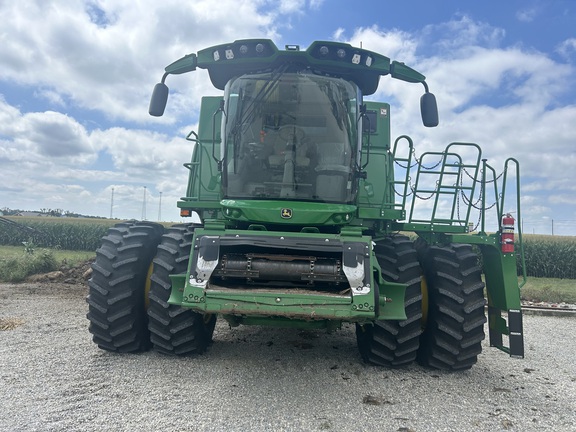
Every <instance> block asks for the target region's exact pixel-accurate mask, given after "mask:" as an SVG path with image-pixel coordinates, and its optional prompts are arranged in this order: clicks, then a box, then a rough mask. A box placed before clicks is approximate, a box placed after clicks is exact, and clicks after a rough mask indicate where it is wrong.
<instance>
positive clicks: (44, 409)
mask: <svg viewBox="0 0 576 432" xmlns="http://www.w3.org/2000/svg"><path fill="white" fill-rule="evenodd" d="M86 294H87V290H86V288H85V287H83V286H81V285H65V284H56V283H35V284H21V285H7V284H3V285H0V320H2V322H3V323H5V324H6V323H12V324H14V325H16V327H15V328H13V329H9V330H3V331H0V403H1V407H2V409H1V410H0V430H1V431H10V432H13V431H104V430H106V431H250V430H253V431H283V430H285V431H338V432H340V431H368V430H372V431H404V432H408V431H441V430H442V431H473V430H478V431H488V430H490V431H497V430H513V431H542V430H555V431H568V430H574V427H575V426H574V425H576V413H575V409H576V344H575V343H574V328H575V325H576V319H575V318H571V317H566V318H560V317H544V316H525V333H526V336H525V342H526V356H527V357H526V358H525V359H524V360H518V359H511V358H509V357H508V356H507V355H506V354H505V353H502V352H500V351H498V350H496V349H490V348H488V344H487V343H485V345H484V346H485V349H484V352H483V354H482V355H481V356H480V357H479V362H478V364H477V365H476V366H475V367H474V368H472V370H470V371H466V372H460V373H444V372H438V371H433V370H428V369H424V368H422V367H420V366H417V365H413V366H411V367H409V368H406V369H400V370H387V369H382V368H378V367H373V366H367V365H365V364H363V363H362V361H361V359H360V356H359V354H358V352H357V349H356V341H355V336H354V328H353V327H352V326H349V327H345V328H344V329H342V330H341V331H338V332H335V333H333V334H325V333H324V332H311V331H306V332H303V331H299V330H286V329H269V328H258V327H237V328H233V329H229V328H228V326H227V325H226V324H225V323H223V322H219V324H218V325H217V327H216V332H215V334H214V340H215V343H214V344H213V345H212V346H211V347H210V348H209V350H208V352H207V353H206V354H204V355H202V356H199V357H195V358H194V357H193V358H172V357H166V356H163V355H160V354H157V353H155V352H149V353H143V354H136V355H134V354H128V355H118V354H112V353H108V352H104V351H101V350H100V349H98V348H97V347H96V346H95V345H94V344H93V343H92V341H91V335H90V334H89V333H88V330H87V326H88V321H87V320H86V317H85V315H86V310H87V304H86V302H85V296H86ZM5 327H9V326H5Z"/></svg>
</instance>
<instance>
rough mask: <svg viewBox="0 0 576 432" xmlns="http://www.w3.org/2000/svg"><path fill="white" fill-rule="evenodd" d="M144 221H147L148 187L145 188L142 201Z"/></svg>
mask: <svg viewBox="0 0 576 432" xmlns="http://www.w3.org/2000/svg"><path fill="white" fill-rule="evenodd" d="M142 220H146V186H144V198H143V199H142Z"/></svg>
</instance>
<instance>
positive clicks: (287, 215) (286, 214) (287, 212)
mask: <svg viewBox="0 0 576 432" xmlns="http://www.w3.org/2000/svg"><path fill="white" fill-rule="evenodd" d="M280 215H281V216H282V219H290V218H291V217H292V209H289V208H283V209H282V213H281V214H280Z"/></svg>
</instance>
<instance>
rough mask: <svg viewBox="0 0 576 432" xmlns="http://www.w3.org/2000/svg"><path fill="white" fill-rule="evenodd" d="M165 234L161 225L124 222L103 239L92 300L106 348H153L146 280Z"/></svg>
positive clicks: (91, 314)
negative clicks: (147, 307)
mask: <svg viewBox="0 0 576 432" xmlns="http://www.w3.org/2000/svg"><path fill="white" fill-rule="evenodd" d="M163 231H164V228H163V227H162V225H159V224H155V223H150V222H123V223H119V224H117V225H115V226H114V227H112V228H110V229H109V230H108V232H107V234H106V235H105V236H104V237H103V238H102V244H101V246H100V248H98V249H97V250H96V260H95V261H94V263H93V264H92V271H93V272H92V277H91V278H90V280H89V281H88V297H87V298H86V301H87V302H88V314H87V315H86V317H87V318H88V320H89V321H90V325H89V331H90V333H92V335H93V336H92V339H93V340H94V342H95V343H96V344H98V346H99V347H100V348H102V349H105V350H108V351H117V352H137V351H143V350H146V349H148V348H149V347H150V337H149V332H148V320H147V315H146V310H145V287H146V277H147V273H148V268H149V267H150V264H151V262H152V259H153V258H154V255H155V254H156V246H157V245H158V243H159V242H160V237H161V236H162V232H163Z"/></svg>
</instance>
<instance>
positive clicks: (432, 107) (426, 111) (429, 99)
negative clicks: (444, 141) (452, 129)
mask: <svg viewBox="0 0 576 432" xmlns="http://www.w3.org/2000/svg"><path fill="white" fill-rule="evenodd" d="M420 112H421V114H422V123H424V126H426V127H436V126H438V123H439V122H438V106H437V105H436V96H434V94H433V93H429V92H426V93H424V94H423V95H422V97H421V98H420Z"/></svg>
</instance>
